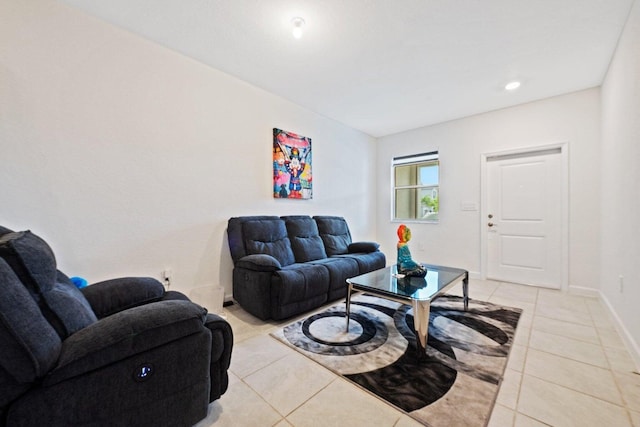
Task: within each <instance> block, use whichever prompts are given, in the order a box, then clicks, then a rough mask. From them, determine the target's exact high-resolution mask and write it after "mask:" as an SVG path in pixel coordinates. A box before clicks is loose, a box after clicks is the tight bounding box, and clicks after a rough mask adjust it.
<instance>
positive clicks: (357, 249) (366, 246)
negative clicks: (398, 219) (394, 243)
mask: <svg viewBox="0 0 640 427" xmlns="http://www.w3.org/2000/svg"><path fill="white" fill-rule="evenodd" d="M379 248H380V245H379V244H378V243H376V242H354V243H351V244H350V245H349V248H348V250H349V253H351V254H353V253H362V252H364V253H370V252H376V251H377V250H378V249H379Z"/></svg>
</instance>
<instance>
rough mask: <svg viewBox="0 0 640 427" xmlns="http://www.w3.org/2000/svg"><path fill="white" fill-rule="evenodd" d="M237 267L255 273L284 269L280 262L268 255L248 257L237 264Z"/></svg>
mask: <svg viewBox="0 0 640 427" xmlns="http://www.w3.org/2000/svg"><path fill="white" fill-rule="evenodd" d="M236 267H240V268H246V269H247V270H253V271H276V270H280V269H281V268H282V265H281V264H280V261H278V260H277V259H275V258H274V257H272V256H271V255H267V254H255V255H247V256H244V257H242V258H240V259H239V260H238V262H236Z"/></svg>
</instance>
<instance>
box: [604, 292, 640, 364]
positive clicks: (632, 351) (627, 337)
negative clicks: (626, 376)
mask: <svg viewBox="0 0 640 427" xmlns="http://www.w3.org/2000/svg"><path fill="white" fill-rule="evenodd" d="M598 295H599V298H600V300H602V302H603V303H604V306H605V307H606V309H607V311H608V312H609V315H610V316H611V318H612V319H613V321H614V322H613V323H614V325H615V327H616V330H617V331H618V333H619V334H620V337H621V338H622V341H623V342H624V345H625V347H627V351H628V352H629V355H630V356H631V359H633V363H634V365H635V367H636V373H640V346H639V345H638V343H637V342H636V341H635V340H634V339H633V337H632V336H631V334H630V333H629V331H628V330H627V328H625V326H624V323H622V320H621V319H620V317H618V314H617V313H616V311H615V310H614V309H613V306H612V305H611V303H610V302H609V300H608V299H607V297H605V296H604V295H603V294H602V292H600V291H598Z"/></svg>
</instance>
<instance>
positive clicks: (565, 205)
mask: <svg viewBox="0 0 640 427" xmlns="http://www.w3.org/2000/svg"><path fill="white" fill-rule="evenodd" d="M557 149H560V156H561V160H560V161H561V167H562V171H561V176H562V178H561V179H562V182H561V185H562V194H561V197H562V208H561V209H562V219H561V227H562V236H561V237H562V266H561V268H562V276H561V286H560V289H561V290H562V291H567V290H568V289H569V143H568V142H566V141H565V142H558V143H554V144H548V145H539V146H533V147H523V148H516V149H513V150H505V151H495V152H490V153H483V154H481V160H480V200H481V202H480V276H481V278H482V279H486V278H487V262H488V261H487V260H488V256H487V250H488V241H487V240H488V239H487V221H488V219H487V215H489V212H488V209H487V206H488V202H489V200H488V197H489V191H488V189H487V185H488V178H487V161H488V159H490V158H492V157H501V156H509V155H523V154H524V155H526V154H531V155H534V154H535V153H538V152H540V151H547V150H557Z"/></svg>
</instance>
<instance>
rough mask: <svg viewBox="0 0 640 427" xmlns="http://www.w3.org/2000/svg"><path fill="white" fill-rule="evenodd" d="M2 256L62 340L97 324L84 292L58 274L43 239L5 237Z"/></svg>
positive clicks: (21, 234)
mask: <svg viewBox="0 0 640 427" xmlns="http://www.w3.org/2000/svg"><path fill="white" fill-rule="evenodd" d="M0 257H1V258H3V259H4V260H5V261H6V263H7V264H9V265H10V266H11V268H12V269H13V271H14V272H15V273H16V275H17V276H18V278H19V279H20V281H21V282H22V284H23V285H24V286H25V287H26V288H27V289H28V291H29V293H30V294H31V296H32V298H33V299H34V300H35V301H36V302H37V303H38V305H39V307H40V310H41V311H42V313H43V314H44V316H45V318H46V319H47V320H48V321H49V323H51V325H52V326H53V327H54V329H55V330H56V332H57V333H58V335H60V337H61V338H62V339H65V338H66V337H68V336H69V335H71V334H73V333H74V332H77V331H78V330H80V329H82V328H84V327H86V326H89V325H91V324H93V323H95V322H97V320H98V319H97V318H96V315H95V313H94V312H93V310H92V309H91V305H90V304H89V302H88V301H87V299H86V298H85V297H84V295H83V294H82V292H80V290H79V289H78V288H77V287H76V286H74V285H73V283H71V281H69V280H68V278H66V276H64V275H63V274H60V273H59V272H58V270H57V268H56V259H55V256H54V255H53V251H52V250H51V248H50V247H49V245H48V244H47V243H46V242H45V241H44V240H42V239H41V238H40V237H38V236H36V235H35V234H33V233H31V232H30V231H22V232H18V233H9V234H5V235H4V236H2V237H0Z"/></svg>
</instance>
